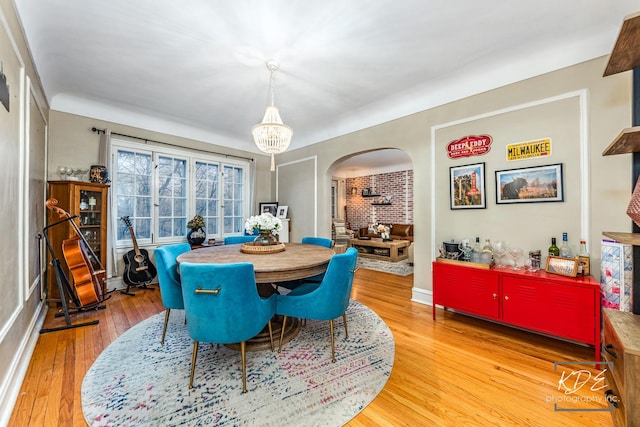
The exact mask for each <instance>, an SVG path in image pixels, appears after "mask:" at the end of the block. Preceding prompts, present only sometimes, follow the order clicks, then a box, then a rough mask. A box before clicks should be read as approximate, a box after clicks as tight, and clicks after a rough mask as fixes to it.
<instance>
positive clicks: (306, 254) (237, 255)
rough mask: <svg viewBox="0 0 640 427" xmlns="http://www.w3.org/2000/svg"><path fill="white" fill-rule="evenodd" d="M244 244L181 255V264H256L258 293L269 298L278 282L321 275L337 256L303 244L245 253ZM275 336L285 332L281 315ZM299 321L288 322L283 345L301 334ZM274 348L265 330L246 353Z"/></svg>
mask: <svg viewBox="0 0 640 427" xmlns="http://www.w3.org/2000/svg"><path fill="white" fill-rule="evenodd" d="M241 247H242V245H220V246H208V247H203V248H199V249H194V250H192V251H188V252H185V253H183V254H181V255H179V256H178V258H177V261H178V269H179V268H180V266H179V264H180V263H182V262H192V263H206V264H231V263H237V262H249V263H251V264H253V270H254V272H255V276H256V284H257V287H258V294H260V296H261V297H269V296H270V295H272V294H274V293H278V291H277V284H278V282H287V281H290V280H298V279H305V278H307V277H313V276H315V275H318V274H321V273H323V272H325V271H326V270H327V266H328V265H329V260H331V257H332V256H333V255H335V252H334V251H333V249H329V248H325V247H323V246H318V245H307V244H302V243H285V250H284V251H282V252H275V253H264V254H263V253H260V254H253V253H244V252H242V251H241V250H240V249H241ZM271 324H272V327H273V335H274V336H275V337H276V338H278V337H280V333H281V331H282V319H281V316H275V317H274V319H272V321H271ZM300 325H301V322H300V319H290V321H288V322H287V323H286V327H285V333H284V337H283V341H282V342H283V343H286V342H288V341H290V340H291V339H293V338H294V337H295V336H296V335H298V333H299V332H300ZM227 347H229V348H233V349H239V348H240V345H239V344H233V345H227ZM270 347H271V340H270V339H269V333H268V330H266V329H265V330H263V331H262V332H261V333H260V334H258V335H257V336H256V337H254V338H252V339H250V340H248V341H247V347H246V348H247V350H248V351H255V350H265V349H268V348H270Z"/></svg>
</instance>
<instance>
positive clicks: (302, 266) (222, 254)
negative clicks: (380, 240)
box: [177, 243, 335, 283]
mask: <svg viewBox="0 0 640 427" xmlns="http://www.w3.org/2000/svg"><path fill="white" fill-rule="evenodd" d="M240 246H241V245H221V246H210V247H205V248H200V249H195V250H192V251H189V252H185V253H183V254H182V255H180V256H178V259H177V261H178V263H181V262H194V263H210V264H230V263H236V262H250V263H252V264H253V269H254V271H255V273H256V282H257V283H276V282H285V281H288V280H296V279H304V278H306V277H312V276H315V275H316V274H320V273H323V272H324V271H325V270H326V269H327V266H328V265H329V260H330V259H331V257H332V256H333V255H335V252H334V251H333V249H328V248H325V247H323V246H318V245H303V244H301V243H285V250H284V251H283V252H277V253H273V254H246V253H243V252H240Z"/></svg>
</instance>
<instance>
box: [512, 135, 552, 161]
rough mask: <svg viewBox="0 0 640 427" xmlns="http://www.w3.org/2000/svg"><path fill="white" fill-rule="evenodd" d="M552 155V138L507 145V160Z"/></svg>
mask: <svg viewBox="0 0 640 427" xmlns="http://www.w3.org/2000/svg"><path fill="white" fill-rule="evenodd" d="M550 155H551V138H544V139H537V140H535V141H526V142H519V143H517V144H509V145H507V161H512V160H522V159H530V158H532V157H549V156H550Z"/></svg>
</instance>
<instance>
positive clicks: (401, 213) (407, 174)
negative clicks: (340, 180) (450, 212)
mask: <svg viewBox="0 0 640 427" xmlns="http://www.w3.org/2000/svg"><path fill="white" fill-rule="evenodd" d="M354 187H355V188H357V189H358V192H357V194H355V195H352V194H351V189H352V188H354ZM363 188H369V189H370V190H371V192H372V193H375V194H379V195H380V196H378V197H362V189H363ZM346 189H347V203H346V206H347V220H348V221H349V225H350V227H351V229H352V230H357V229H359V228H360V227H366V226H368V225H369V224H373V223H380V222H381V223H385V224H413V171H412V170H406V171H400V172H391V173H382V174H377V175H368V176H360V177H356V178H347V180H346ZM385 196H390V197H391V205H386V206H372V205H371V203H374V202H375V201H377V199H379V198H384V197H385Z"/></svg>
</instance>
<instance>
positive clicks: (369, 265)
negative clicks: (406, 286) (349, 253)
mask: <svg viewBox="0 0 640 427" xmlns="http://www.w3.org/2000/svg"><path fill="white" fill-rule="evenodd" d="M358 267H361V268H366V269H369V270H376V271H382V272H384V273H391V274H397V275H398V276H408V275H409V274H413V267H412V266H410V265H409V261H407V260H406V259H403V260H402V261H398V262H391V261H383V260H378V259H372V258H364V257H361V256H359V257H358Z"/></svg>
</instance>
